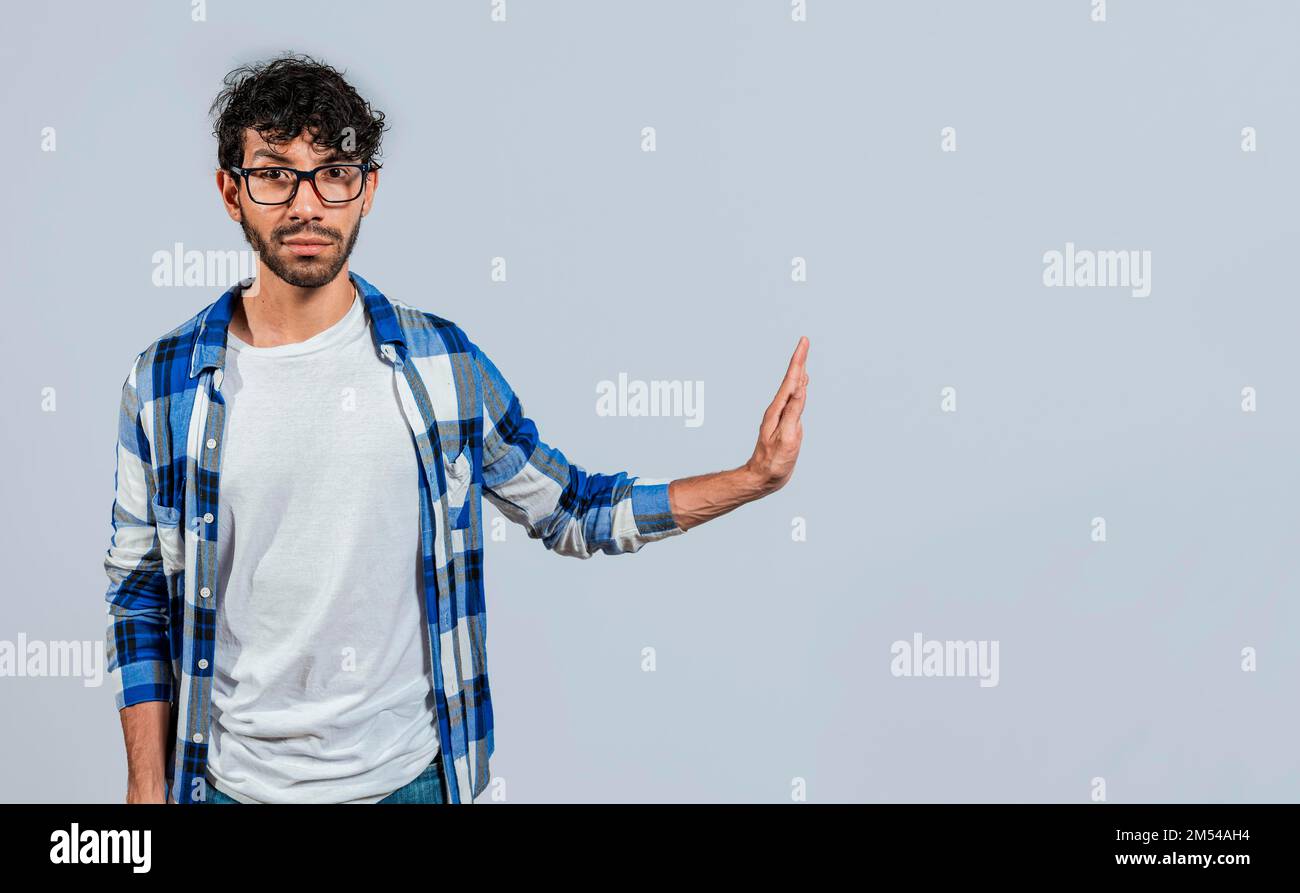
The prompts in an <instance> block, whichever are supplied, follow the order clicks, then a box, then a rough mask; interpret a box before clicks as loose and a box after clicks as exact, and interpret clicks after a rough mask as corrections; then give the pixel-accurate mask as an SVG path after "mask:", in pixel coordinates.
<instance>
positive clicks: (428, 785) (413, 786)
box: [203, 751, 447, 804]
mask: <svg viewBox="0 0 1300 893" xmlns="http://www.w3.org/2000/svg"><path fill="white" fill-rule="evenodd" d="M203 802H205V803H236V804H238V803H239V801H238V800H236V799H234V798H233V797H227V796H226V795H225V794H223V793H221V792H220V791H218V790H217V787H216V785H214V784H213V783H212V780H211V779H208V783H207V799H206V800H204V801H203ZM378 802H379V803H446V802H447V795H446V784H445V783H444V781H443V776H442V752H441V751H439V752H438V753H436V754H434V755H433V762H432V763H430V764H429V765H428V766H426V767H424V771H423V772H421V773H420V774H419V775H417V776H416V777H415V780H414V781H411V782H409V783H407V784H404V785H402V786H401V787H400V788H398V789H397V790H395V791H393V792H392V793H391V794H389V795H388V796H387V797H385V798H384V799H382V800H380V801H378Z"/></svg>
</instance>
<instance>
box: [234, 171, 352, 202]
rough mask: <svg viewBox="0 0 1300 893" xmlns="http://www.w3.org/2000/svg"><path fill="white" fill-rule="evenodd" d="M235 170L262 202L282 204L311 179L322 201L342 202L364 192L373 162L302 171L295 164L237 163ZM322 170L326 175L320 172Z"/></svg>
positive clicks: (256, 199) (291, 199) (249, 195)
mask: <svg viewBox="0 0 1300 893" xmlns="http://www.w3.org/2000/svg"><path fill="white" fill-rule="evenodd" d="M230 170H231V172H232V173H235V174H237V175H239V176H242V177H243V178H244V182H245V183H246V184H248V186H247V188H248V197H249V198H250V199H252V200H253V201H254V202H256V203H257V204H259V205H283V204H287V203H288V202H291V201H293V200H294V197H295V196H297V195H298V186H299V185H301V183H302V181H303V180H307V181H308V182H310V183H311V185H312V189H314V190H315V191H316V195H317V197H319V198H320V200H321V201H323V202H328V203H330V204H340V203H343V202H350V201H353V200H354V199H356V197H357V196H359V195H361V190H362V188H363V187H364V186H365V182H366V173H367V172H368V171H369V170H370V162H369V161H367V162H364V163H362V164H322V165H321V166H320V167H318V168H316V169H315V170H310V171H300V170H298V169H296V168H292V167H236V166H235V165H233V164H232V165H231V166H230ZM322 172H323V176H317V175H318V174H321V173H322Z"/></svg>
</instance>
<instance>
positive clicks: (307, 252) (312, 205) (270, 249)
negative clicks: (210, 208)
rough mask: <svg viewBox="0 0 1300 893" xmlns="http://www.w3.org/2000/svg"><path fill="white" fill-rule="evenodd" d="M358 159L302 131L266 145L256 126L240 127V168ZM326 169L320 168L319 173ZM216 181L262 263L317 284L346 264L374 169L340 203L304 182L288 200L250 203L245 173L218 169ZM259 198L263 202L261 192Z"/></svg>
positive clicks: (300, 282) (288, 277) (302, 284)
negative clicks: (357, 192)
mask: <svg viewBox="0 0 1300 893" xmlns="http://www.w3.org/2000/svg"><path fill="white" fill-rule="evenodd" d="M358 160H359V159H356V158H349V157H346V156H345V155H343V154H342V153H339V152H338V151H337V150H335V149H329V148H325V149H322V148H321V147H319V146H313V145H312V143H311V135H310V134H309V133H308V132H306V131H304V132H303V133H301V134H299V135H298V138H297V139H295V140H293V141H291V142H288V143H276V144H274V145H271V144H269V143H267V142H266V141H265V140H264V139H262V137H261V136H259V135H258V133H257V131H256V130H253V129H252V128H245V130H244V158H243V161H242V162H241V164H240V167H245V168H260V167H292V168H297V169H298V170H304V171H306V170H312V169H314V168H317V167H320V166H321V165H322V164H328V163H329V162H331V161H337V162H339V163H352V164H355V163H357V161H358ZM327 173H328V172H326V171H322V172H321V173H320V174H318V176H322V177H323V176H326V175H327ZM268 176H273V177H283V176H286V175H285V174H278V175H268ZM217 184H218V187H219V188H220V189H221V194H222V198H223V199H224V201H225V203H226V210H227V212H228V213H229V214H230V216H231V218H232V219H234V220H236V221H237V222H238V223H239V225H240V228H242V229H243V231H244V238H246V239H247V240H248V244H249V245H251V246H252V247H253V249H254V250H255V251H256V252H257V253H258V257H259V259H260V260H261V263H262V264H264V265H265V266H266V268H267V269H269V270H270V271H271V272H272V273H273V274H275V275H276V276H277V277H279V278H280V279H282V280H284V281H285V282H287V283H288V284H289V285H294V286H298V287H299V288H320V287H321V286H324V285H327V284H329V283H330V282H333V281H334V279H335V278H336V277H337V276H338V275H339V272H340V271H341V270H342V269H343V267H344V265H345V264H346V263H347V260H348V256H349V255H350V254H351V253H352V246H353V245H355V244H356V241H357V235H358V234H359V233H360V232H361V218H362V217H364V216H366V215H367V214H369V213H370V205H371V203H372V201H373V200H374V192H375V188H376V187H377V186H378V184H379V172H378V171H370V172H369V173H368V174H367V175H366V181H365V183H364V184H363V186H362V190H361V195H360V196H359V197H357V198H356V199H354V200H353V201H350V202H341V203H331V202H326V201H324V200H322V199H321V197H320V195H319V194H318V193H317V191H316V189H313V188H312V184H311V183H309V182H306V181H304V182H302V183H300V184H299V185H298V191H297V194H295V195H294V197H293V200H292V201H289V202H286V203H284V204H279V205H263V204H258V203H257V202H254V201H253V200H252V199H251V198H249V196H248V184H247V182H245V181H244V178H242V177H241V178H239V179H238V180H236V179H235V177H234V176H233V175H231V174H230V173H229V172H228V171H224V170H223V171H218V172H217ZM322 188H323V187H322ZM326 194H327V195H328V194H329V193H328V192H327V193H326ZM258 198H262V199H263V200H264V201H265V198H263V196H262V195H259V196H258Z"/></svg>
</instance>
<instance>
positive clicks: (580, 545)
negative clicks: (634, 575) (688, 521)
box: [470, 343, 686, 558]
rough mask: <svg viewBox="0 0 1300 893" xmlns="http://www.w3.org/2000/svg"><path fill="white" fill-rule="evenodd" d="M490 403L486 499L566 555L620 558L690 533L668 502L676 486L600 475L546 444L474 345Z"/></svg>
mask: <svg viewBox="0 0 1300 893" xmlns="http://www.w3.org/2000/svg"><path fill="white" fill-rule="evenodd" d="M470 350H471V352H472V354H473V357H474V363H475V369H476V376H477V378H478V381H479V386H480V393H481V394H482V397H483V407H482V412H483V495H484V496H485V497H486V498H487V499H488V501H489V502H491V503H492V504H493V505H495V506H496V507H497V509H498V510H499V511H500V512H501V514H502V515H504V516H505V517H507V518H509V519H510V520H511V521H514V522H515V523H517V524H520V525H522V526H523V527H524V528H525V529H526V530H527V531H528V535H529V537H531V538H533V539H540V540H541V541H542V543H543V544H544V545H545V546H546V548H548V549H550V550H551V551H553V552H555V553H557V554H559V555H567V556H571V557H574V558H590V557H591V556H592V555H594V554H596V553H597V552H604V553H605V554H607V555H620V554H623V553H627V552H636V551H637V550H639V549H640V548H641V547H642V546H644V545H645V544H646V543H649V542H654V541H655V540H661V539H665V538H667V537H670V536H677V535H679V534H683V533H685V532H686V531H685V530H683V529H682V528H681V527H679V526H678V525H677V522H676V520H675V519H674V518H673V515H672V511H671V507H670V504H669V501H668V485H669V483H670V479H668V478H644V477H634V476H631V475H629V474H628V473H627V472H622V471H621V472H617V473H615V474H593V473H590V472H588V471H586V470H585V469H584V468H582V466H579V465H575V464H573V463H571V462H570V461H569V460H568V459H567V458H566V457H565V455H564V453H563V452H561V451H560V450H559V449H558V448H556V447H553V446H550V445H548V444H546V443H545V442H543V441H542V439H541V438H540V437H539V436H538V432H537V426H536V424H534V423H533V421H532V419H529V418H528V417H527V416H526V415H524V410H523V406H522V405H521V404H520V400H519V397H518V396H517V395H516V394H515V391H514V389H513V388H511V386H510V384H509V383H508V382H507V381H506V379H505V377H504V376H503V375H502V374H501V371H500V370H499V369H498V368H497V366H496V365H495V364H494V363H493V362H492V360H491V359H489V358H488V356H487V354H485V353H484V352H483V351H482V350H481V349H480V348H479V347H478V346H477V345H475V344H473V343H471V344H470Z"/></svg>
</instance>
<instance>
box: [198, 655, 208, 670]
mask: <svg viewBox="0 0 1300 893" xmlns="http://www.w3.org/2000/svg"><path fill="white" fill-rule="evenodd" d="M207 668H208V659H207V658H206V657H202V658H199V669H200V670H206V669H207Z"/></svg>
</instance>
